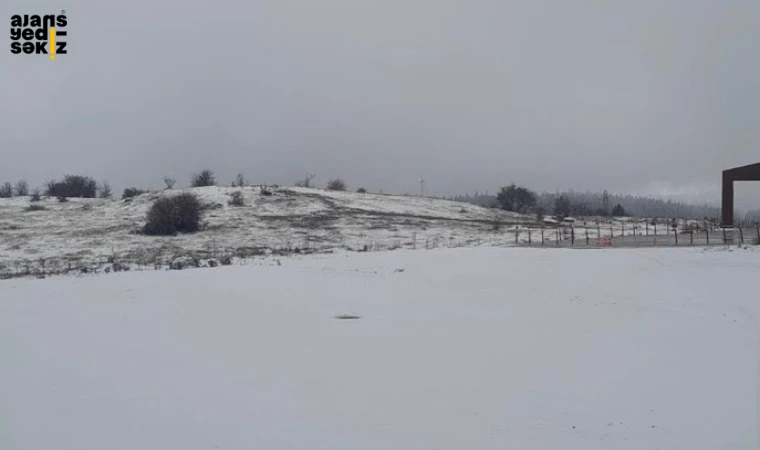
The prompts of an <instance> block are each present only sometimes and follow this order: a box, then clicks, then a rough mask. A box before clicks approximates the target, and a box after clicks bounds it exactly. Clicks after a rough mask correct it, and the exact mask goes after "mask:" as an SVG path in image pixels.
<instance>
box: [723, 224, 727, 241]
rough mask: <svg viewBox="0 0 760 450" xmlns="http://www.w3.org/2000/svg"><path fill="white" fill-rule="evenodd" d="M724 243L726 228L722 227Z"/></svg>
mask: <svg viewBox="0 0 760 450" xmlns="http://www.w3.org/2000/svg"><path fill="white" fill-rule="evenodd" d="M726 242H727V241H726V227H723V243H724V244H725V243H726Z"/></svg>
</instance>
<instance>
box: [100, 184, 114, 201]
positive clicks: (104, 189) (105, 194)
mask: <svg viewBox="0 0 760 450" xmlns="http://www.w3.org/2000/svg"><path fill="white" fill-rule="evenodd" d="M111 197H113V191H112V190H111V185H110V184H108V182H107V181H104V182H103V183H102V184H101V185H100V198H111Z"/></svg>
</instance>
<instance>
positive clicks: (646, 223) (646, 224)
mask: <svg viewBox="0 0 760 450" xmlns="http://www.w3.org/2000/svg"><path fill="white" fill-rule="evenodd" d="M644 226H645V227H646V229H647V236H649V221H648V220H647V221H646V222H644Z"/></svg>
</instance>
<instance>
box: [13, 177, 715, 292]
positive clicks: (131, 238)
mask: <svg viewBox="0 0 760 450" xmlns="http://www.w3.org/2000/svg"><path fill="white" fill-rule="evenodd" d="M235 191H241V192H242V193H243V196H244V202H245V206H244V207H234V206H230V205H228V201H229V200H230V194H232V193H233V192H235ZM179 192H193V193H195V194H197V195H198V196H199V197H200V198H201V199H202V201H203V202H204V203H205V204H207V205H209V206H210V209H209V210H208V211H207V212H206V214H205V215H204V222H205V226H204V230H203V231H202V232H199V233H195V234H191V235H180V236H175V237H153V236H145V235H142V234H140V233H138V230H139V229H140V228H141V227H142V225H143V224H144V223H145V215H146V212H147V211H148V208H149V207H150V206H151V205H152V204H153V202H154V201H155V200H156V199H158V198H160V197H162V196H171V195H175V194H177V193H179ZM272 192H273V195H271V196H266V195H262V194H261V190H260V188H258V187H245V188H242V189H241V188H230V187H216V186H215V187H205V188H193V189H184V190H171V191H163V192H156V193H149V194H144V195H141V196H138V197H135V198H133V199H128V200H126V201H125V200H121V199H119V200H109V199H78V198H72V199H69V201H68V202H65V203H59V202H58V201H57V200H56V199H55V198H44V199H43V200H42V201H41V202H38V203H36V205H39V206H42V207H43V208H44V209H43V210H40V211H27V210H26V208H27V207H28V206H29V205H30V204H31V203H30V199H29V197H16V198H10V199H0V278H3V277H7V276H17V275H24V274H39V273H60V272H62V271H70V270H75V271H79V270H81V269H86V270H90V271H91V270H95V269H104V268H106V267H110V266H113V265H114V263H116V264H118V265H119V266H129V267H132V268H155V267H166V266H168V265H170V264H172V263H176V262H178V261H179V262H185V263H187V262H188V261H191V262H192V261H193V260H194V261H195V263H196V264H200V265H204V264H205V263H206V262H207V260H209V259H215V260H220V259H222V258H230V259H232V260H236V259H249V258H251V257H254V256H258V255H263V254H270V253H271V252H274V253H280V254H283V253H292V252H314V251H318V252H324V251H331V250H353V251H356V250H365V249H366V250H388V249H398V248H407V249H414V248H416V249H419V248H439V247H477V246H513V245H516V244H517V243H518V242H519V243H520V244H523V245H525V244H528V242H529V241H531V238H532V241H531V242H532V243H533V245H537V244H538V243H540V229H539V224H538V222H537V219H536V217H535V216H534V215H527V216H526V215H520V214H516V213H510V212H506V211H500V210H495V209H489V208H483V207H480V206H475V205H470V204H467V203H460V202H452V201H447V200H441V199H435V198H424V197H412V196H394V195H376V194H357V193H351V192H334V191H325V190H321V189H307V188H288V187H278V188H274V189H272ZM597 219H599V218H591V219H589V220H591V222H588V226H589V228H588V230H586V229H584V230H583V231H581V228H577V229H576V234H575V236H576V241H577V242H578V243H585V237H586V231H588V236H589V238H590V239H595V238H596V237H597V233H600V234H601V235H602V236H609V235H610V234H611V233H613V231H614V233H615V235H616V236H618V235H620V234H623V233H625V234H626V235H630V234H638V235H642V234H644V226H645V222H646V221H645V220H643V219H641V220H635V219H632V218H618V219H613V220H604V221H603V222H604V223H603V224H602V225H601V227H600V228H597V227H596V220H597ZM583 224H584V222H583V221H580V220H579V221H578V222H577V225H578V226H580V227H582V226H583ZM634 225H636V226H638V231H637V230H636V228H634ZM541 226H546V227H549V228H547V229H546V230H545V238H546V241H547V243H548V244H551V243H554V244H555V245H557V242H560V241H558V240H557V236H556V234H561V235H562V236H563V238H564V242H562V245H570V236H571V234H570V231H569V228H568V229H566V230H565V231H564V232H563V233H557V228H556V226H557V225H547V224H543V223H542V224H541ZM664 228H665V226H664V225H660V234H663V233H664V232H665V231H666V230H665V229H664ZM530 229H532V234H528V230H530ZM718 237H719V236H714V239H713V242H717V238H718ZM560 239H562V238H560ZM548 244H547V245H548ZM647 244H648V245H652V243H651V242H647Z"/></svg>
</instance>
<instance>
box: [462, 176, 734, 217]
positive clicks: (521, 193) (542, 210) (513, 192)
mask: <svg viewBox="0 0 760 450" xmlns="http://www.w3.org/2000/svg"><path fill="white" fill-rule="evenodd" d="M449 199H450V200H454V201H461V202H467V203H472V204H476V205H480V206H485V207H489V208H493V207H498V208H502V209H505V210H507V211H515V212H519V213H525V214H529V213H534V214H536V215H538V216H542V215H544V214H552V215H555V216H559V217H567V216H602V217H604V216H615V217H620V216H636V217H663V218H682V219H704V218H706V217H707V218H717V217H720V208H718V207H714V206H709V205H692V204H688V203H683V202H674V201H672V200H662V199H656V198H651V197H643V196H633V195H622V194H613V193H609V192H608V191H606V190H605V191H603V192H588V191H586V192H578V191H573V190H570V191H564V192H555V193H550V192H542V193H540V194H539V193H536V192H534V191H531V190H530V189H527V188H525V187H522V186H518V185H516V184H515V183H512V184H510V185H508V186H505V187H502V188H501V189H500V190H499V192H498V193H497V195H490V194H488V193H485V194H482V193H478V192H476V193H475V194H474V195H470V194H466V195H457V196H453V197H450V198H449Z"/></svg>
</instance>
